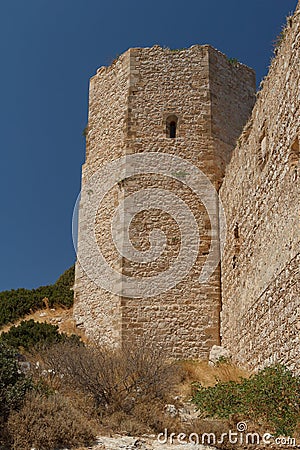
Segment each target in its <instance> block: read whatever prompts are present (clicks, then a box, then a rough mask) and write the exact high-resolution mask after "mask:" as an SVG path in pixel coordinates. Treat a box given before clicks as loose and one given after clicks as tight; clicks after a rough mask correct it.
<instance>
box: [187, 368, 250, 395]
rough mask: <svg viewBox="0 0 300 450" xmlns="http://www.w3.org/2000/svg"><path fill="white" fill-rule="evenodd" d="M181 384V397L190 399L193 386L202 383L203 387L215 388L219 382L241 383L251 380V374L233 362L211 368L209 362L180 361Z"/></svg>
mask: <svg viewBox="0 0 300 450" xmlns="http://www.w3.org/2000/svg"><path fill="white" fill-rule="evenodd" d="M178 364H179V366H180V368H181V383H180V385H179V386H178V389H179V391H180V393H181V395H183V396H185V397H188V396H190V395H191V394H192V388H191V384H192V383H193V382H198V383H201V384H202V386H205V387H208V386H214V385H215V384H216V383H217V382H218V381H223V382H226V381H237V382H238V381H240V380H241V378H249V376H250V373H249V372H247V371H246V370H243V369H241V368H239V367H237V366H236V365H234V364H233V363H231V362H222V363H219V364H216V365H214V366H210V365H209V364H208V361H201V360H200V361H197V360H186V361H180V362H179V363H178Z"/></svg>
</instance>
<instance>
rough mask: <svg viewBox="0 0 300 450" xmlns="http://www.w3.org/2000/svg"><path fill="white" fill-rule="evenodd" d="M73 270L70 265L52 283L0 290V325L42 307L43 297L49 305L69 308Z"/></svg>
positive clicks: (70, 304)
mask: <svg viewBox="0 0 300 450" xmlns="http://www.w3.org/2000/svg"><path fill="white" fill-rule="evenodd" d="M74 272H75V267H74V266H72V267H70V269H68V270H66V271H65V272H64V273H63V274H62V275H61V276H60V277H59V279H58V280H57V281H56V283H54V284H53V285H49V286H41V287H39V288H37V289H23V288H20V289H12V290H10V291H3V292H0V326H2V325H5V324H6V323H10V322H11V323H13V322H15V321H16V320H18V319H20V318H22V317H24V316H25V315H26V314H29V313H30V312H34V311H36V310H38V309H41V308H43V307H44V306H45V303H44V299H45V298H47V299H48V305H49V306H50V307H53V306H64V307H66V308H70V307H71V306H72V305H73V291H72V287H73V284H74Z"/></svg>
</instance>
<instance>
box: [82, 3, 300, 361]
mask: <svg viewBox="0 0 300 450" xmlns="http://www.w3.org/2000/svg"><path fill="white" fill-rule="evenodd" d="M283 34H284V36H283V39H282V41H281V42H279V43H278V46H277V49H276V56H275V58H274V59H273V61H272V63H271V67H270V71H269V74H268V76H267V77H266V78H265V79H264V81H263V86H262V87H261V89H260V90H259V92H258V93H257V94H256V92H255V74H254V71H253V70H252V69H250V68H248V67H246V66H244V65H243V64H240V63H238V62H236V61H234V60H229V59H228V58H227V57H226V56H225V55H224V54H222V53H220V52H219V51H217V50H215V49H214V48H212V47H211V46H209V45H203V46H201V45H194V46H192V47H190V48H189V49H182V50H170V49H166V48H161V47H159V46H154V47H152V48H133V49H129V50H128V51H127V52H125V53H124V54H123V55H121V56H120V57H119V58H118V59H117V60H116V61H114V62H113V63H112V65H111V66H110V67H102V68H100V69H99V70H98V71H97V74H96V75H95V76H94V77H93V78H92V79H91V81H90V93H89V119H88V127H87V136H86V144H87V145H86V162H85V164H84V165H83V169H82V194H81V200H80V203H79V221H78V248H77V255H78V261H77V264H76V275H75V287H74V290H75V306H74V315H75V319H76V322H77V324H78V326H82V327H84V329H85V331H86V334H87V335H88V336H90V337H91V338H92V339H95V340H97V341H100V342H102V343H104V344H109V345H119V344H121V343H122V342H124V340H126V338H128V337H129V336H130V335H131V334H134V335H137V336H139V335H144V334H146V335H147V336H148V338H149V339H155V340H156V341H158V342H159V344H160V345H162V346H163V348H164V349H165V351H166V353H167V354H168V355H170V356H174V357H177V358H183V357H184V358H187V357H193V358H206V357H207V356H208V353H209V351H210V349H211V347H212V346H213V345H215V344H216V345H220V343H222V345H223V346H224V347H225V348H227V349H228V350H229V351H230V353H231V354H232V355H233V357H234V358H235V359H236V360H237V361H240V362H241V363H243V364H244V365H248V366H249V367H252V368H257V367H259V366H261V365H264V364H266V363H268V362H273V361H280V362H282V363H284V364H287V365H289V366H290V367H292V368H295V366H296V364H297V355H298V354H299V352H300V274H299V262H300V227H299V212H300V207H299V194H300V189H299V186H300V183H299V181H300V171H299V170H300V169H299V135H300V119H299V118H300V114H299V105H300V64H299V63H300V51H299V48H300V3H299V4H298V7H297V9H296V12H295V14H294V16H293V17H290V18H288V21H287V25H286V28H285V30H284V32H283ZM153 154H155V155H154V156H153ZM156 156H159V158H158V159H156ZM148 157H149V158H150V159H147V158H148ZM151 158H152V159H151ZM156 160H157V161H161V160H162V161H163V169H162V168H161V167H160V162H158V163H156V162H155V161H156ZM115 161H119V162H120V163H119V162H118V163H116V164H115ZM145 161H146V163H145ZM153 161H154V163H153ZM173 161H174V167H173ZM137 162H138V163H137ZM175 162H176V164H175ZM152 163H153V164H152ZM114 164H115V165H114ZM118 164H119V165H118ZM135 164H137V166H138V169H139V170H138V169H137V166H135ZM168 164H169V166H168ZM120 165H121V166H120ZM103 167H106V168H108V169H107V172H105V171H104V172H103ZM141 167H142V169H141ZM189 167H192V168H195V173H197V170H198V171H199V173H200V172H201V174H204V175H205V177H204V178H202V179H201V180H202V181H201V180H200V181H199V183H198V184H199V186H200V185H201V183H202V184H203V186H204V187H205V189H206V190H207V189H208V190H209V189H210V190H213V191H214V190H215V192H218V196H219V198H220V200H221V202H220V203H219V202H218V201H217V202H214V200H211V199H214V198H215V197H214V196H213V195H212V197H211V199H210V203H209V201H207V204H208V203H209V204H210V205H211V208H210V207H208V208H207V204H206V200H203V202H201V199H199V197H197V195H196V190H197V186H196V187H195V182H194V184H193V180H192V178H193V177H192V174H193V173H194V172H193V169H189ZM115 170H116V171H117V172H118V174H117V176H115V175H114V173H113V172H114V171H115ZM206 177H207V180H209V181H205V178H206ZM203 186H202V187H203ZM209 186H210V187H209ZM141 192H142V197H137V195H138V193H141ZM202 192H204V191H202ZM154 194H155V195H156V197H155V196H154ZM174 195H176V197H177V199H178V200H175V207H174V205H173V209H172V208H171V207H170V208H169V207H168V206H167V203H168V201H169V200H170V202H171V203H172V202H174V198H175V197H174ZM96 197H97V199H98V203H97V207H95V204H94V203H93V202H95V201H96V200H97V199H96ZM130 199H133V200H132V202H131V203H130ZM100 200H101V201H100ZM154 200H155V201H154ZM91 205H93V207H92V206H91ZM184 208H187V209H188V210H189V211H190V212H189V213H185V210H184ZM220 209H222V211H223V212H224V216H225V219H226V224H224V223H223V222H222V220H221V219H220ZM116 211H118V213H117V215H116V213H115V212H116ZM113 217H114V219H112V218H113ZM221 222H222V223H221ZM222 226H225V231H226V241H225V245H224V248H223V242H222V236H223V234H222ZM158 229H159V230H160V232H159V234H157V230H158ZM91 230H92V231H91ZM195 230H196V231H197V233H198V235H199V240H198V241H197V238H196V234H195ZM155 233H156V234H155ZM162 233H163V235H164V238H163V239H162V240H161V241H160V239H161V235H162ZM87 236H89V238H87ZM93 239H94V241H95V242H94V243H95V245H93V243H92V240H93ZM129 241H130V242H129ZM157 242H159V243H160V244H163V245H162V247H161V249H160V251H159V252H158V253H157V251H158V249H157V248H156V244H157ZM195 243H196V244H197V251H196V252H195V245H196V244H195ZM95 248H97V251H98V252H100V253H101V255H102V256H103V258H102V257H101V258H100V257H99V256H98V255H97V251H96V252H95ZM212 249H214V258H212V259H211V260H210V262H209V264H208V267H213V270H212V273H211V274H210V276H209V277H208V278H207V279H202V281H199V277H200V278H201V273H202V269H203V266H204V265H205V263H206V261H207V260H208V259H209V258H210V253H211V252H212ZM221 254H222V258H221ZM131 256H132V257H131ZM218 257H219V259H220V260H221V262H220V263H219V264H218ZM179 259H183V265H182V266H179V265H178V266H177V264H178V260H179ZM189 259H192V263H193V264H191V267H190V270H188V271H187V273H184V269H185V268H186V267H187V266H188V264H189ZM214 263H215V266H216V267H214ZM173 266H174V267H175V271H174V270H173V271H172V267H173ZM177 267H183V270H181V269H180V270H179V269H178V268H177ZM102 269H103V273H102ZM110 271H111V272H110ZM99 273H100V275H99ZM101 273H102V275H101ZM110 273H111V274H117V276H116V278H111V277H110V275H109V274H110ZM164 274H165V275H164ZM114 276H115V275H112V277H114ZM112 280H113V281H112ZM131 280H132V283H131ZM172 281H174V282H173V283H172ZM142 286H150V288H149V289H148V288H147V289H148V290H147V291H146V290H145V291H142V290H141V289H142ZM145 289H146V288H145ZM143 292H147V293H146V294H143Z"/></svg>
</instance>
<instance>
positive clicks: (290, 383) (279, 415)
mask: <svg viewBox="0 0 300 450" xmlns="http://www.w3.org/2000/svg"><path fill="white" fill-rule="evenodd" d="M193 402H194V403H195V404H196V405H197V408H198V410H199V411H200V413H201V416H202V417H215V418H222V419H224V418H225V419H227V418H229V417H230V416H232V415H233V414H238V415H239V416H240V417H243V418H245V419H251V420H263V421H264V422H265V423H266V424H267V425H269V426H272V427H273V428H274V431H275V433H276V434H285V435H288V434H292V433H293V431H294V429H295V427H296V424H297V422H298V420H299V419H300V414H299V411H300V377H298V376H294V375H293V374H292V373H291V372H290V371H289V370H288V369H287V368H285V367H284V366H281V365H274V366H271V367H267V368H265V369H264V370H262V371H260V372H258V373H257V374H255V375H253V376H252V377H250V378H249V379H241V381H240V383H237V382H233V381H229V382H226V383H218V384H217V385H216V386H213V387H208V388H204V387H203V386H201V385H197V384H195V394H194V397H193Z"/></svg>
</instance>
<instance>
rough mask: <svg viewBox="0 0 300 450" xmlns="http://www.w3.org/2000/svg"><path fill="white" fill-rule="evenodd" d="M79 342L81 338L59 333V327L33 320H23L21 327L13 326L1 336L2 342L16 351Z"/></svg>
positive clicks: (0, 340)
mask: <svg viewBox="0 0 300 450" xmlns="http://www.w3.org/2000/svg"><path fill="white" fill-rule="evenodd" d="M66 341H71V342H79V337H78V336H75V335H72V336H70V337H68V336H67V335H66V334H64V333H59V332H58V326H57V325H51V324H49V323H45V322H43V323H40V322H35V321H34V320H33V319H30V320H23V321H22V322H21V323H20V325H18V326H13V327H11V328H10V330H9V331H8V332H6V333H2V334H1V335H0V342H3V343H5V344H7V345H8V346H10V347H13V348H15V349H21V348H23V349H25V350H29V349H31V348H32V347H37V346H39V347H48V346H49V345H52V344H55V343H59V342H66Z"/></svg>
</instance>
